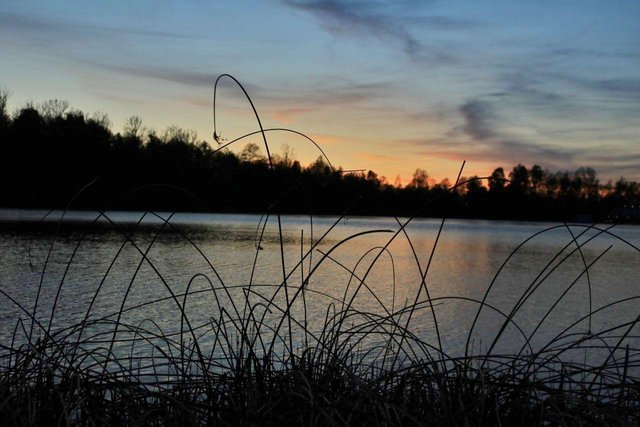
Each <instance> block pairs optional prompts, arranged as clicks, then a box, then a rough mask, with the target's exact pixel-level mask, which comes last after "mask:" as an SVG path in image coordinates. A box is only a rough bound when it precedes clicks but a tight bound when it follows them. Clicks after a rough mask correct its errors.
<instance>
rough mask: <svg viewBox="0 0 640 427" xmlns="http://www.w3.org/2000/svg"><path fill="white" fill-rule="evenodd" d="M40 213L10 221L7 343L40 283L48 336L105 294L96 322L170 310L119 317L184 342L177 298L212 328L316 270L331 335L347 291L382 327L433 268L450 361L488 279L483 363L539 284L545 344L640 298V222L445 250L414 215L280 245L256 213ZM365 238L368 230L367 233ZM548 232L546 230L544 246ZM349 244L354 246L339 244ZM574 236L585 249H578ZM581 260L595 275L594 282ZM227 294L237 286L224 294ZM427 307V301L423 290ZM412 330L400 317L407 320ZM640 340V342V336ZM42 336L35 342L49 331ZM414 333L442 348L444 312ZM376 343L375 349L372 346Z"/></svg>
mask: <svg viewBox="0 0 640 427" xmlns="http://www.w3.org/2000/svg"><path fill="white" fill-rule="evenodd" d="M44 215H45V212H38V211H17V210H2V211H0V221H2V222H4V223H5V224H6V223H7V221H9V222H11V221H14V222H15V221H18V222H17V223H14V224H18V225H13V226H5V227H3V229H2V230H3V231H0V254H1V256H2V258H1V260H2V261H1V262H0V288H1V289H2V291H4V292H5V293H6V294H7V295H9V296H10V297H11V298H13V299H14V301H15V302H11V301H10V300H9V299H8V298H7V297H3V296H0V297H1V298H3V299H2V300H1V302H0V307H1V308H2V309H1V310H0V319H1V324H0V339H1V340H2V342H5V343H8V342H9V341H8V340H10V339H11V336H12V333H13V331H14V328H15V327H16V325H17V322H18V320H19V319H22V320H23V321H24V322H25V323H24V324H25V325H26V326H25V330H28V329H29V326H30V321H29V318H28V316H27V315H26V314H25V312H24V311H23V310H22V309H21V308H20V307H19V305H21V306H22V307H24V309H25V310H28V311H29V312H31V311H32V310H33V308H34V302H35V300H36V295H37V292H38V288H39V284H40V283H42V289H41V295H40V299H39V306H38V308H37V311H36V316H37V318H38V320H39V322H40V323H41V324H42V328H50V329H51V331H56V330H60V329H61V328H64V327H66V326H69V325H72V324H74V323H75V322H78V321H80V320H81V319H83V317H84V316H86V315H87V310H88V308H89V306H90V304H91V302H92V300H93V299H94V298H95V301H94V302H93V304H92V305H91V310H90V318H99V317H101V316H109V315H112V314H113V313H116V312H118V311H119V310H120V309H121V307H122V308H124V309H125V310H126V309H127V308H130V307H134V306H137V305H140V304H143V303H146V302H152V301H156V300H160V301H157V302H154V303H152V304H147V305H143V306H141V307H138V308H136V309H131V310H128V311H126V312H125V313H124V314H123V316H122V319H121V321H122V322H126V323H128V324H131V325H138V324H142V323H145V322H147V323H149V324H152V322H153V324H154V326H153V328H161V329H162V330H163V331H164V333H172V332H175V331H177V330H179V329H180V323H181V314H180V310H179V309H178V308H177V304H176V301H175V300H174V299H172V298H171V295H172V294H173V295H182V294H184V293H185V291H186V290H187V289H189V291H190V292H192V295H191V296H189V298H188V299H187V300H186V304H185V305H186V309H185V311H186V313H187V315H188V317H189V321H190V323H191V324H192V325H202V324H206V323H207V322H211V319H217V318H219V317H220V316H221V314H220V310H219V309H218V307H219V305H218V303H219V304H220V305H222V306H223V307H225V309H226V310H228V312H233V310H234V304H235V305H236V306H239V307H236V308H237V309H238V310H242V304H243V303H242V301H243V299H242V297H241V296H242V295H243V292H245V291H243V289H245V290H246V289H247V288H248V286H249V284H251V296H250V297H249V301H250V303H251V304H254V305H256V306H257V305H259V304H263V305H264V304H265V302H266V300H265V299H264V298H270V297H271V296H272V295H273V293H274V292H275V289H276V288H275V286H277V285H279V284H281V283H282V282H283V277H284V276H286V277H287V286H288V289H289V290H290V291H291V293H292V294H293V293H294V292H295V290H296V289H297V288H298V287H299V286H300V285H301V283H302V282H303V280H305V279H307V278H308V274H309V272H310V271H312V272H313V274H312V275H311V277H310V278H308V281H309V284H308V288H307V289H308V291H307V292H305V299H304V301H302V299H299V300H298V301H297V302H296V304H294V306H293V313H294V315H295V316H296V318H298V319H304V310H306V313H307V316H306V317H307V321H308V324H309V328H310V329H311V330H319V329H320V328H321V326H322V325H323V324H324V322H325V320H324V319H325V317H326V316H327V315H328V313H329V315H331V313H333V312H334V311H335V310H338V311H339V310H340V308H341V307H342V301H343V300H345V296H346V300H347V301H348V300H350V299H351V298H352V297H353V296H354V292H355V290H356V288H360V290H359V292H358V293H357V294H356V295H355V297H353V302H352V306H353V308H355V309H356V310H358V311H360V312H366V313H372V314H379V315H381V316H384V315H387V313H393V312H397V311H398V310H400V309H402V307H404V306H406V305H410V304H412V303H413V302H414V301H415V299H416V293H417V292H418V289H419V287H420V283H421V271H424V270H425V269H426V267H427V265H429V269H428V274H427V275H426V285H427V288H428V291H429V295H430V297H431V298H432V299H433V301H434V308H433V310H434V311H435V318H436V319H437V321H438V325H439V331H440V333H441V340H442V342H443V346H444V349H445V351H447V352H449V353H451V354H461V353H462V352H463V351H464V345H465V342H466V340H467V337H468V335H469V332H470V329H471V324H472V322H473V319H474V317H475V315H476V313H477V310H478V303H477V302H475V301H473V300H474V299H475V300H481V299H482V298H483V296H484V295H485V292H486V291H487V289H488V287H489V285H490V284H492V283H493V287H492V289H491V292H490V293H489V294H488V296H487V299H486V301H487V302H488V303H489V304H491V306H492V307H493V308H494V309H495V311H494V310H493V309H490V308H486V309H483V311H482V313H481V315H480V317H479V321H478V325H477V327H476V329H475V330H474V333H473V334H472V336H471V343H472V344H473V348H474V352H481V351H483V350H486V348H487V346H488V345H489V344H490V343H491V341H492V338H493V337H494V336H495V334H496V333H497V331H498V330H499V329H500V327H501V325H502V323H503V321H504V317H503V316H502V315H501V314H499V313H498V310H499V311H502V312H504V313H508V312H510V311H511V310H512V309H513V308H514V306H515V305H516V304H517V303H518V301H519V299H520V298H521V297H522V296H523V294H525V292H527V289H528V288H530V287H531V285H532V284H534V285H539V286H538V287H537V288H536V290H535V292H532V293H531V295H530V296H529V298H528V299H527V300H526V301H525V302H524V303H523V305H522V307H521V308H520V309H519V310H518V311H517V313H516V314H515V316H514V321H515V323H517V325H518V326H519V327H520V328H521V330H522V332H523V333H524V334H525V335H530V334H531V333H532V332H533V331H534V329H535V327H536V326H537V325H538V323H539V321H540V320H541V319H542V318H543V317H544V316H547V318H546V320H545V322H544V323H543V325H542V327H540V328H539V329H538V330H537V331H536V333H535V335H533V339H532V342H533V344H534V347H536V346H537V347H538V348H539V347H540V346H543V345H544V344H546V343H547V342H549V340H551V339H552V338H553V337H555V336H556V335H557V334H558V333H559V332H561V331H562V330H563V329H564V328H566V327H568V326H570V325H572V324H573V323H574V322H576V321H578V320H579V319H581V318H582V317H584V316H586V315H587V314H588V313H589V311H590V310H592V311H593V310H597V309H598V308H600V307H603V306H606V305H607V304H610V303H612V302H614V301H617V300H620V299H623V298H629V297H634V296H638V295H640V283H639V281H638V277H639V276H640V254H639V252H638V250H637V249H636V248H637V247H639V246H640V227H634V226H616V227H614V228H612V229H611V230H609V232H608V233H603V232H601V230H603V229H605V228H607V227H608V226H604V225H602V226H599V227H598V228H599V229H600V230H597V229H589V228H588V227H587V226H586V225H572V226H570V227H569V228H567V227H564V226H558V225H557V224H548V223H515V222H497V221H476V220H473V221H472V220H447V221H446V222H445V224H444V227H443V228H442V233H441V235H440V238H439V240H438V242H437V245H435V242H436V236H437V234H438V229H439V227H440V225H441V221H440V220H434V219H416V220H413V221H412V222H411V223H410V224H409V225H408V226H407V227H406V229H405V231H406V235H405V234H404V233H403V232H399V230H400V227H399V224H398V222H397V221H396V220H395V219H392V218H351V217H349V218H344V219H341V220H340V221H337V218H334V217H314V218H313V219H312V221H311V220H310V218H309V217H304V216H283V217H282V219H281V228H282V236H281V235H280V233H279V231H278V230H279V226H278V221H277V219H276V218H275V217H270V218H268V221H267V222H266V225H265V222H264V218H261V217H260V216H256V215H217V214H216V215H212V214H175V215H170V214H166V213H163V214H160V217H161V218H163V219H168V220H169V222H170V224H171V225H165V226H164V227H162V226H161V225H162V224H163V221H162V220H161V219H160V218H158V217H154V216H153V215H151V214H146V215H143V214H142V213H123V212H111V213H109V214H108V217H109V220H110V221H112V222H109V221H107V220H105V219H104V218H101V219H98V220H97V221H96V222H94V220H95V219H96V217H97V214H96V213H91V212H70V213H67V214H66V215H65V221H71V223H72V224H74V225H73V226H65V227H63V228H61V229H60V230H58V231H57V232H54V230H55V228H56V227H55V224H56V222H57V220H58V219H60V215H61V213H59V212H57V213H56V212H54V213H52V214H50V215H49V216H48V217H47V218H45V219H44V222H45V223H48V224H51V227H48V229H46V228H43V227H31V226H24V224H26V223H27V222H29V221H36V220H40V219H41V218H42V217H43V216H44ZM336 221H337V222H336ZM401 221H402V222H404V221H406V219H401ZM136 223H139V224H138V226H137V227H135V224H136ZM91 224H93V225H92V226H91V227H87V225H91ZM263 226H264V229H263ZM331 227H333V228H332V229H331V230H330V232H329V233H328V234H326V235H325V233H326V232H327V230H329V229H330V228H331ZM547 229H548V230H547ZM543 230H547V231H544V232H543ZM262 231H264V232H263V233H262ZM374 231H375V232H374ZM364 232H370V233H366V234H359V233H364ZM536 233H540V234H539V235H537V236H535V237H532V236H534V235H535V234H536ZM609 233H612V234H615V236H612V235H611V234H609ZM351 236H356V237H353V238H351V239H349V240H347V241H345V242H343V240H344V239H347V238H349V237H351ZM574 237H575V238H576V239H577V242H578V243H579V244H581V245H582V246H581V252H582V253H580V252H579V251H576V250H575V249H576V244H575V243H574V242H573V238H574ZM527 239H530V240H528V241H527ZM525 241H526V243H525V244H524V245H523V246H521V247H520V248H519V249H518V250H517V251H516V252H515V253H514V251H515V250H516V248H518V246H519V245H520V244H522V243H523V242H525ZM281 242H282V251H281ZM341 242H342V243H341ZM434 246H435V250H434ZM633 246H635V247H636V248H634V247H633ZM383 247H385V248H387V249H386V250H384V251H383V250H382V249H381V248H383ZM414 251H415V255H414ZM328 252H330V254H329V256H325V255H324V254H327V253H328ZM572 252H573V253H572ZM143 254H144V256H143ZM416 255H417V260H416ZM583 257H584V259H583ZM145 258H146V260H145ZM301 258H302V259H303V261H302V263H301V262H300V260H301ZM430 258H431V259H430ZM254 263H255V265H254ZM585 263H586V264H587V265H590V268H589V270H588V274H585V267H584V266H585ZM592 263H593V265H591V264H592ZM283 271H284V275H283ZM361 284H362V285H361ZM223 285H224V286H226V287H228V288H229V289H231V290H230V291H229V292H228V293H225V292H223V291H222V290H221V287H222V286H223ZM212 288H214V289H217V290H216V291H215V292H213V291H211V289H212ZM98 290H99V291H98ZM200 290H202V292H200ZM56 294H59V296H58V299H57V301H58V302H57V305H56V307H55V312H54V313H53V316H52V310H53V306H54V300H55V296H56ZM563 294H564V295H563ZM562 295H563V296H562ZM125 296H126V297H125ZM182 298H183V297H179V300H180V302H182ZM283 298H285V296H284V292H280V293H279V294H278V295H276V297H275V301H276V302H278V303H279V304H282V303H283V301H284V299H283ZM216 299H217V301H218V303H217V302H216ZM419 299H420V300H425V299H426V295H425V293H424V292H422V294H421V296H420V298H419ZM558 301H559V302H558ZM303 302H304V304H303ZM556 302H558V303H557V305H556V307H555V308H553V310H551V311H550V309H551V308H552V307H553V305H554V303H556ZM18 304H19V305H18ZM275 311H277V310H275V309H274V310H272V314H274V312H275ZM275 314H277V313H275ZM275 314H274V316H275ZM638 315H640V304H638V303H637V300H633V299H632V300H629V301H627V302H625V303H622V304H618V305H615V306H613V307H612V308H611V309H606V310H603V311H600V312H598V313H597V314H595V315H594V316H592V317H591V318H585V319H583V320H582V321H581V322H579V323H577V324H576V325H575V326H573V328H572V329H571V331H572V332H575V333H584V332H586V331H587V330H588V328H589V327H591V331H592V332H598V331H601V330H604V329H606V328H608V327H611V326H613V325H617V324H621V323H623V322H628V321H633V320H635V319H636V318H637V316H638ZM112 318H113V317H112ZM274 318H275V317H274ZM401 319H402V321H403V322H404V321H406V319H407V316H406V315H404V316H403V317H401ZM636 329H637V328H636ZM636 329H633V330H632V333H631V334H630V335H634V334H635V335H638V334H637V333H636ZM35 330H36V333H38V332H37V331H38V330H39V328H38V327H36V328H35ZM410 330H411V331H412V332H413V333H415V334H416V335H418V336H419V337H420V338H421V339H423V340H425V341H428V342H431V343H434V344H435V342H436V335H435V327H434V314H433V313H432V312H431V311H430V310H429V308H428V307H427V306H426V305H423V306H422V309H420V310H418V311H416V312H415V313H414V315H413V317H412V319H411V323H410ZM40 333H41V332H40ZM18 335H20V334H18ZM23 335H24V334H23ZM610 335H611V336H613V335H615V334H610ZM618 335H620V334H618ZM209 339H210V338H209ZM370 339H371V340H372V341H373V342H375V337H372V338H370ZM611 339H612V340H613V339H614V338H611ZM523 345H524V339H523V337H522V334H521V332H519V331H518V330H517V328H515V327H513V326H509V327H508V328H507V330H506V332H505V335H504V337H503V338H502V339H501V340H500V341H499V342H498V344H497V347H496V351H511V352H513V351H517V350H519V349H520V348H521V347H522V346H523Z"/></svg>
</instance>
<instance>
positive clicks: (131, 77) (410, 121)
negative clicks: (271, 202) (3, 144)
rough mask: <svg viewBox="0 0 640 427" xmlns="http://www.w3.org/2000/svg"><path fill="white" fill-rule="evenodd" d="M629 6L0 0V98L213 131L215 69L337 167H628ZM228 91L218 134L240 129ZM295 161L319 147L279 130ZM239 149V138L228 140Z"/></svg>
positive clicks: (634, 114) (638, 169)
mask: <svg viewBox="0 0 640 427" xmlns="http://www.w3.org/2000/svg"><path fill="white" fill-rule="evenodd" d="M639 22H640V2H638V1H635V0H634V1H622V0H620V1H615V2H605V1H598V2H595V1H587V0H582V1H562V2H557V1H544V0H541V1H515V0H511V1H482V2H479V1H451V0H449V1H395V2H383V1H354V2H338V1H331V0H324V1H314V0H285V1H276V0H274V1H262V2H258V1H228V2H227V1H215V2H212V1H170V0H159V1H135V2H122V1H101V2H95V1H88V0H85V1H46V2H43V1H40V2H35V1H25V0H21V1H12V0H4V1H3V2H2V3H1V4H0V49H1V50H2V52H3V54H2V59H1V60H0V85H2V86H4V87H5V88H7V89H9V90H10V92H11V94H12V95H11V98H10V103H11V104H10V105H12V106H13V107H16V108H17V107H19V106H20V105H21V104H23V103H24V102H26V101H34V102H40V101H44V100H47V99H53V98H58V99H66V100H69V101H70V102H71V104H72V105H73V106H74V107H76V108H79V109H81V110H84V111H88V112H92V111H96V110H99V111H103V112H106V113H108V114H109V116H110V118H111V120H112V122H113V130H114V131H119V130H121V128H122V124H123V122H124V120H125V119H126V118H127V117H129V116H131V115H134V114H136V115H139V116H141V117H142V119H143V121H144V123H145V124H146V125H147V126H149V127H153V128H155V129H157V130H158V131H162V129H164V128H165V127H166V126H168V125H171V124H177V125H180V126H183V127H185V128H191V129H194V130H196V131H197V132H198V134H199V135H200V137H201V138H202V139H205V140H207V141H210V142H212V141H211V139H212V138H211V134H212V130H213V122H212V118H211V97H212V84H213V81H214V79H215V77H216V76H217V75H219V74H222V73H230V74H232V75H234V76H235V77H236V78H238V79H239V80H240V81H241V82H242V83H243V84H244V85H245V86H246V88H247V90H248V91H249V93H250V95H251V96H252V98H253V100H254V102H255V104H256V106H257V108H258V110H259V112H260V114H261V117H262V120H263V123H264V124H265V126H267V127H279V126H287V127H292V128H294V129H296V130H298V131H301V132H305V133H307V134H308V135H310V136H311V137H313V138H315V139H317V140H318V142H319V143H321V144H322V145H323V147H324V149H325V151H326V152H327V154H328V155H329V157H330V159H331V160H332V162H333V163H334V164H339V165H342V166H344V167H345V168H348V169H359V168H366V169H373V170H375V171H378V172H380V173H381V174H383V175H386V176H387V177H388V178H389V180H391V181H393V180H394V178H395V176H396V175H400V176H401V177H402V179H403V181H404V182H407V180H408V179H409V177H410V175H411V174H412V172H413V171H414V170H415V169H416V168H417V167H421V168H424V169H426V170H427V171H428V172H429V174H430V175H432V176H433V177H434V178H435V179H437V180H439V179H441V178H444V177H455V175H456V173H457V171H458V169H459V166H460V164H461V162H462V160H466V161H467V166H466V167H465V172H464V174H465V175H467V176H469V175H472V174H479V175H486V174H488V173H490V172H491V170H492V169H493V168H494V167H496V166H505V167H511V166H513V165H515V164H516V163H518V162H521V163H524V164H526V165H527V166H531V165H533V164H534V163H537V164H540V165H542V166H543V167H547V168H549V169H551V170H553V171H555V170H565V169H568V170H573V169H575V168H577V167H578V166H583V165H584V166H592V167H594V168H595V169H596V170H597V171H598V172H599V173H600V176H601V178H602V179H603V180H607V179H616V178H618V177H619V176H621V175H624V176H626V177H628V178H631V179H636V180H640V120H639V118H640V24H639ZM239 95H240V92H239V91H238V90H237V88H234V87H233V86H231V85H229V84H225V85H224V86H223V87H222V88H221V92H220V105H219V107H220V110H219V114H220V117H219V118H218V120H219V122H218V124H219V125H220V130H221V131H222V133H223V136H224V137H227V138H233V137H235V136H238V135H240V134H242V133H244V132H250V131H253V130H255V126H256V125H255V122H254V121H253V120H252V117H251V110H250V109H249V106H248V105H247V104H246V102H244V101H243V100H242V99H241V97H240V96H239ZM270 141H271V142H272V143H273V144H274V145H278V144H280V143H288V144H289V145H290V146H292V147H293V148H294V150H295V151H296V153H297V155H298V157H299V158H301V160H302V161H303V162H309V161H311V160H313V159H314V158H315V157H316V156H317V154H318V153H317V152H315V151H314V150H313V149H312V147H311V146H310V145H309V144H307V143H306V142H304V141H303V140H301V139H296V138H295V137H293V136H290V135H278V134H271V135H270ZM238 148H240V147H238Z"/></svg>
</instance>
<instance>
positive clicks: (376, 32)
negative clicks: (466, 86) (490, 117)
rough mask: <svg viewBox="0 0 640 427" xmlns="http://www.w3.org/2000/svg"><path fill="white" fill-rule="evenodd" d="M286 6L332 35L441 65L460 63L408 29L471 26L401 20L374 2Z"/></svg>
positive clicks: (291, 2)
mask: <svg viewBox="0 0 640 427" xmlns="http://www.w3.org/2000/svg"><path fill="white" fill-rule="evenodd" d="M283 3H284V4H285V5H287V6H289V7H291V8H294V9H297V10H301V11H304V12H307V13H309V14H311V15H313V16H314V17H315V18H316V19H317V20H318V22H319V23H320V25H321V26H322V27H323V28H324V29H325V30H326V31H327V32H329V33H331V34H335V35H352V36H356V37H374V38H377V39H378V40H382V41H384V42H393V43H399V44H400V45H401V46H402V49H403V51H404V52H405V53H406V54H407V55H408V56H409V57H410V58H411V59H414V60H429V61H432V62H433V61H435V62H438V63H453V62H456V59H455V58H454V57H453V56H452V55H451V54H450V53H448V52H447V51H446V50H445V49H443V48H436V47H434V46H429V45H427V44H426V43H423V42H422V41H421V40H419V39H418V38H417V37H416V36H414V35H413V34H412V33H411V32H410V31H409V30H408V29H407V28H409V27H410V26H412V25H427V26H430V27H431V28H433V29H446V30H452V29H456V30H458V29H461V28H466V27H467V26H468V25H469V24H468V23H467V22H466V21H459V20H457V19H455V18H448V17H442V16H426V17H415V16H409V17H404V16H399V15H398V14H397V10H394V11H390V10H388V8H389V7H390V6H389V5H381V4H380V3H378V2H373V1H362V2H357V1H356V2H342V1H338V0H284V1H283ZM415 6H416V5H412V6H409V8H412V7H415ZM385 7H386V9H385ZM391 7H393V5H392V6H391ZM393 12H395V16H394V13H393Z"/></svg>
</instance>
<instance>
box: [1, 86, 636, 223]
mask: <svg viewBox="0 0 640 427" xmlns="http://www.w3.org/2000/svg"><path fill="white" fill-rule="evenodd" d="M6 98H7V96H6V92H5V93H3V94H0V162H1V164H0V206H3V207H21V208H64V207H66V206H67V205H68V203H69V202H70V200H73V204H72V205H71V207H72V208H75V209H98V210H102V209H107V208H114V209H128V210H146V209H154V210H165V211H203V210H208V211H217V212H258V213H261V212H264V211H265V210H267V209H268V208H270V207H275V208H276V209H277V210H278V211H279V212H281V213H303V214H307V213H311V212H312V213H314V214H339V213H341V212H343V211H344V210H345V209H347V208H348V207H349V208H350V212H351V214H352V215H387V216H407V215H412V214H414V213H415V212H416V210H417V209H418V208H419V207H420V206H422V205H423V204H424V201H425V200H428V199H434V198H437V199H438V203H436V204H432V205H430V206H429V207H427V208H425V209H423V210H422V211H421V212H420V215H423V216H432V217H460V218H493V219H528V220H555V221H576V220H579V221H583V222H591V221H598V222H604V221H608V222H637V221H639V220H640V213H639V208H638V206H640V185H639V184H638V183H636V182H630V181H627V180H625V179H624V178H620V179H619V180H618V181H616V182H615V183H611V182H608V183H605V184H603V183H601V182H599V180H598V177H597V173H596V172H595V171H594V170H593V169H591V168H588V167H581V168H579V169H577V170H576V171H574V172H555V173H553V172H550V171H548V170H544V169H542V168H541V167H540V166H538V165H533V166H532V167H531V168H527V167H525V166H523V165H521V164H519V165H517V166H515V167H513V169H512V170H510V171H509V170H508V169H507V170H504V169H503V168H497V169H496V170H495V171H494V172H493V173H492V174H491V176H490V177H486V178H488V179H484V180H481V179H478V177H468V178H465V177H461V179H460V180H459V182H464V184H462V185H460V186H458V187H457V188H456V191H448V189H449V188H450V187H451V186H452V185H453V184H455V183H454V182H451V181H449V180H444V181H443V182H440V183H436V182H434V181H433V180H432V179H430V178H429V176H428V174H427V172H426V171H424V170H422V169H418V170H416V172H415V174H414V176H413V179H412V180H411V182H409V183H406V185H404V186H401V185H400V182H399V181H397V182H394V183H393V184H392V183H390V182H389V181H388V180H387V179H386V178H385V177H379V176H378V175H377V174H376V173H375V172H373V171H368V172H345V171H343V170H342V169H340V168H336V169H334V168H333V167H331V166H330V163H328V161H327V159H324V158H323V157H319V158H318V160H317V161H315V162H314V163H312V164H309V165H306V166H303V165H301V164H300V162H298V161H297V160H295V158H294V153H293V150H292V149H290V148H288V147H285V149H284V150H283V151H282V152H279V153H277V154H274V155H273V156H272V161H273V164H274V168H273V170H271V169H270V167H269V164H268V161H267V158H266V156H265V155H264V154H263V151H262V150H263V149H264V147H262V149H261V148H260V147H259V146H258V145H256V144H254V143H249V144H246V145H245V146H244V148H243V150H242V151H241V152H239V154H234V152H232V151H230V150H228V149H220V148H218V147H216V148H212V146H211V145H210V144H207V143H205V142H201V141H199V140H198V139H197V137H196V135H195V133H194V132H191V131H186V130H183V129H181V128H179V127H176V126H170V127H169V128H167V129H166V130H165V131H164V132H163V133H161V134H158V133H156V132H154V131H152V130H146V129H144V127H143V126H142V122H141V120H140V119H139V118H138V117H132V118H131V119H130V120H129V121H128V123H127V124H126V126H125V129H124V131H123V132H122V133H116V134H114V133H112V131H111V130H110V127H109V121H108V118H107V117H106V115H101V114H94V115H93V116H90V115H87V114H85V113H83V112H80V111H75V110H71V109H70V108H69V105H68V103H66V102H64V101H57V100H54V101H48V102H45V103H43V104H40V105H33V104H29V105H26V106H25V107H23V108H20V109H18V110H17V111H15V112H14V113H13V114H12V115H9V113H8V112H7V109H6ZM277 136H278V135H277V132H273V133H269V137H270V138H271V139H272V140H273V139H276V138H277ZM301 141H302V142H303V143H308V141H306V140H304V138H302V137H301ZM243 143H244V141H238V144H243ZM88 184H91V185H89V186H88V187H87V188H84V187H85V186H87V185H88ZM83 188H84V190H83V191H82V192H81V194H79V195H77V197H75V198H74V196H75V195H76V194H77V193H78V192H79V190H80V189H83ZM176 188H180V189H182V190H185V191H187V192H190V193H192V194H193V195H195V196H197V198H198V200H199V202H197V203H194V202H193V198H191V197H185V195H184V193H183V192H181V191H176V190H175V189H176ZM134 189H135V191H133V192H131V191H132V190H134ZM354 201H355V204H354Z"/></svg>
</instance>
